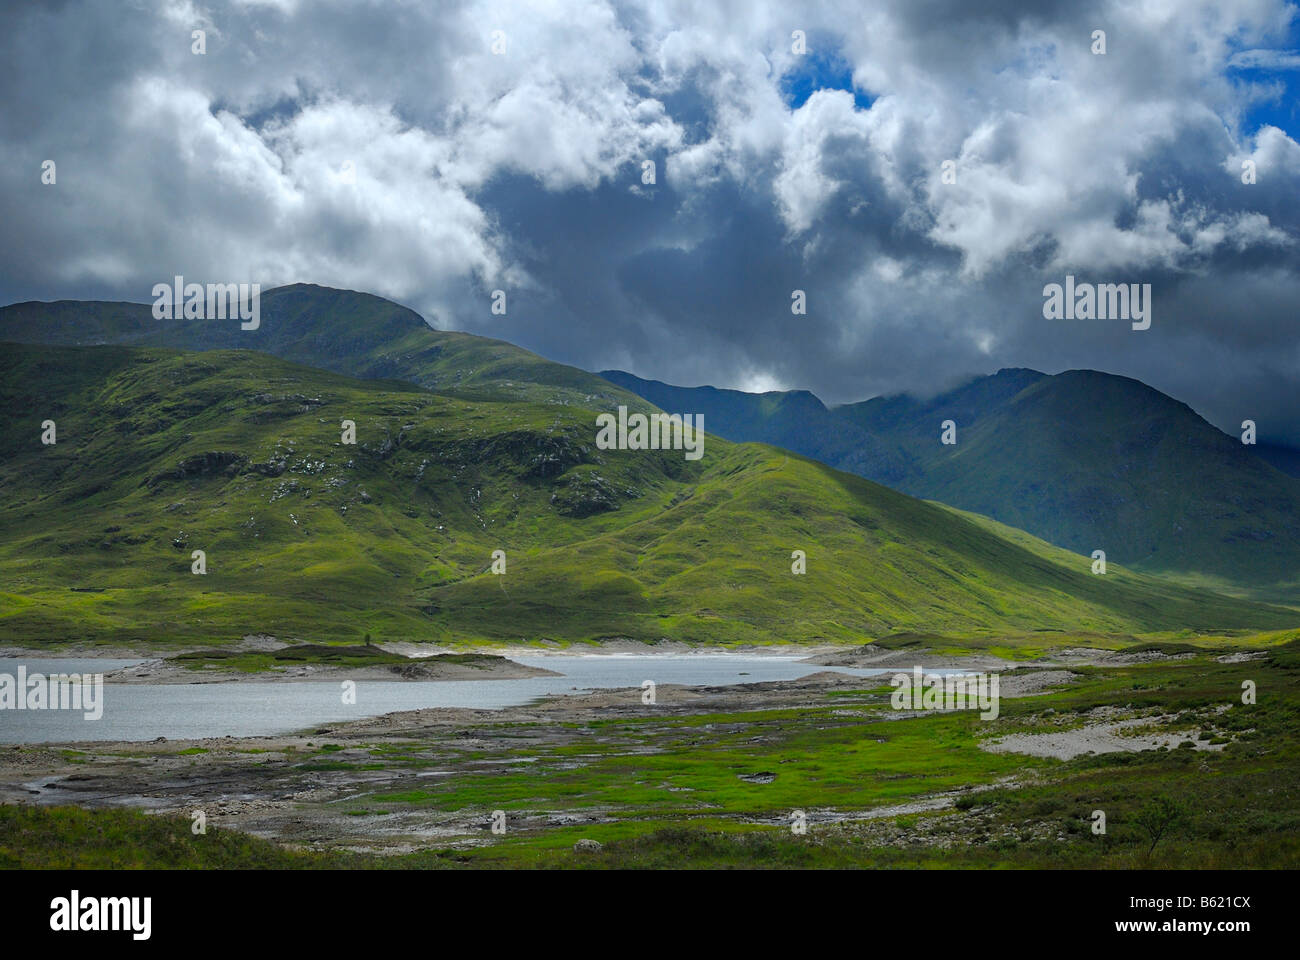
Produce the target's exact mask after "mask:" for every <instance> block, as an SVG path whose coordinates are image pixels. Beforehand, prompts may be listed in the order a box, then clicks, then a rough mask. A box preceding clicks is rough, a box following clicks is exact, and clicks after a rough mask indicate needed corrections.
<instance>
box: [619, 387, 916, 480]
mask: <svg viewBox="0 0 1300 960" xmlns="http://www.w3.org/2000/svg"><path fill="white" fill-rule="evenodd" d="M600 376H601V377H603V378H604V379H605V380H608V381H609V382H610V383H613V384H616V385H618V386H620V387H623V388H624V389H626V390H628V391H630V392H631V393H634V394H637V395H638V396H640V397H643V398H645V399H646V400H648V401H650V402H651V403H653V404H654V405H655V406H656V407H658V408H659V409H661V410H671V411H674V412H677V413H698V414H702V415H703V416H704V423H705V424H706V427H707V429H708V431H709V432H710V433H714V434H717V435H718V436H720V437H723V438H725V439H727V440H734V441H736V442H737V443H745V442H758V443H770V444H772V445H773V446H777V447H784V448H785V449H787V450H794V451H796V452H797V453H801V454H803V455H804V456H806V457H812V458H813V459H814V460H820V461H821V462H822V463H827V464H831V465H832V466H835V467H837V468H839V469H840V470H847V471H848V472H849V473H856V474H858V475H859V476H866V477H871V478H872V479H874V480H877V481H879V482H880V483H884V484H889V485H893V484H896V483H897V482H899V481H901V480H903V479H904V477H905V476H906V475H907V469H906V464H905V461H904V459H903V457H902V456H900V455H899V454H898V453H897V452H896V451H894V450H893V449H891V448H890V447H888V446H887V445H885V444H882V443H880V442H879V440H878V438H877V437H875V436H874V435H873V434H872V433H871V432H870V431H869V430H868V429H867V428H866V427H859V426H858V425H857V424H854V423H852V422H850V421H847V420H845V418H843V417H841V416H837V415H836V414H835V413H833V412H832V411H830V410H828V409H827V408H826V406H825V405H824V404H823V403H822V402H821V401H820V400H819V399H817V397H816V396H814V395H813V394H811V393H809V392H808V391H807V390H791V391H781V390H774V391H771V392H769V393H745V392H744V391H741V390H719V389H717V388H716V387H674V386H670V385H669V384H666V383H661V382H660V381H658V380H642V379H641V378H640V377H634V376H633V375H632V374H630V373H624V372H623V371H622V370H602V371H601V372H600Z"/></svg>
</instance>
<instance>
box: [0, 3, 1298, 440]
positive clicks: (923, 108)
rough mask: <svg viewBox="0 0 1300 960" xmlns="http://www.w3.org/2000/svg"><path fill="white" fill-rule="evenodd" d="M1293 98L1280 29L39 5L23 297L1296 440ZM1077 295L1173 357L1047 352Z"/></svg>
mask: <svg viewBox="0 0 1300 960" xmlns="http://www.w3.org/2000/svg"><path fill="white" fill-rule="evenodd" d="M975 7H980V8H983V12H979V13H976V12H974V10H973V9H968V8H975ZM195 30H202V31H204V38H205V45H206V52H204V53H202V54H197V53H195V52H194V44H195V41H194V39H193V31H195ZM1097 30H1102V31H1104V32H1105V53H1104V54H1097V53H1094V52H1093V49H1094V47H1095V46H1097V41H1096V40H1094V31H1097ZM795 31H802V36H803V37H804V38H805V40H804V44H805V47H806V49H805V51H804V52H802V53H799V52H796V51H795V47H796V46H797V45H798V41H797V39H796V38H795V36H794V34H795ZM494 48H495V49H494ZM1297 92H1300V11H1297V8H1296V7H1295V6H1294V5H1291V4H1287V3H1284V2H1276V0H1233V2H1230V3H1224V2H1199V0H1149V2H1137V3H1096V2H1089V0H1068V2H1042V0H1024V2H1020V0H994V2H991V3H980V4H974V3H969V2H966V0H897V2H893V0H889V2H885V0H867V2H862V0H859V2H845V3H831V2H828V3H810V4H796V3H790V2H774V3H770V4H769V3H761V2H751V0H745V2H735V3H731V2H706V0H688V2H681V3H677V2H654V0H651V2H629V3H607V2H601V0H575V2H554V3H544V2H538V3H517V4H516V3H488V2H484V3H455V2H439V3H416V2H409V3H383V2H329V0H315V2H307V0H302V2H297V0H242V2H241V0H232V2H229V3H211V4H208V3H197V2H196V3H191V2H177V0H134V2H120V3H101V2H47V3H42V4H30V5H28V4H6V5H5V10H4V12H3V13H0V97H2V101H0V102H3V107H2V108H0V158H2V161H0V222H2V223H3V224H4V228H3V231H2V232H0V302H3V303H9V302H14V301H18V300H28V299H40V300H53V299H64V298H99V299H121V300H136V301H149V300H151V299H152V297H151V294H150V290H151V288H152V286H153V284H154V283H156V282H159V281H164V280H168V279H169V278H171V277H172V276H173V275H175V274H181V275H183V276H185V277H186V278H187V279H188V280H192V281H198V282H218V281H220V282H231V281H256V282H260V283H262V285H263V289H266V288H268V287H270V286H274V285H278V284H281V283H290V282H295V281H307V282H314V283H320V284H325V285H329V286H339V287H350V288H354V289H360V290H366V291H370V292H373V293H378V294H381V295H383V296H387V297H391V298H393V299H395V300H398V301H400V302H402V303H405V304H406V305H408V306H410V307H412V308H414V309H416V310H418V311H420V312H421V313H422V314H424V316H425V317H427V318H428V319H429V321H430V322H431V323H433V324H434V325H435V326H438V327H441V328H445V329H456V330H466V331H469V332H473V333H479V334H484V335H489V336H496V337H501V338H503V339H506V340H510V341H512V342H515V343H518V344H520V345H522V346H526V347H528V348H530V349H532V350H536V351H537V352H539V353H541V354H543V355H545V356H548V357H551V358H553V359H556V360H562V361H565V362H569V363H573V364H577V365H579V366H583V367H586V368H588V369H603V368H607V367H620V368H623V369H627V370H630V371H632V372H633V373H636V374H639V375H641V376H645V377H651V378H655V379H661V380H666V381H669V382H672V383H679V384H686V385H694V384H700V383H711V384H715V385H718V386H731V387H739V388H742V389H751V390H752V389H774V388H806V389H811V390H813V391H814V392H816V393H817V394H818V395H820V396H821V397H822V398H823V399H824V400H826V401H827V402H845V401H850V400H857V399H863V398H865V397H869V396H873V395H876V394H880V393H889V392H895V391H900V390H907V391H912V392H917V393H925V392H932V391H934V390H937V389H940V388H942V387H947V386H950V385H952V384H953V383H955V382H957V381H959V380H961V379H964V378H968V377H970V376H973V375H977V374H982V373H991V372H993V371H995V370H997V369H999V368H1000V367H1004V366H1029V367H1034V368H1036V369H1040V370H1045V371H1048V372H1056V371H1059V370H1063V369H1069V368H1075V367H1091V368H1095V369H1101V370H1106V371H1110V372H1114V373H1121V374H1125V375H1129V376H1135V377H1139V378H1140V379H1143V380H1145V381H1146V382H1148V383H1150V384H1152V385H1153V386H1156V387H1158V388H1160V389H1162V390H1165V391H1166V392H1169V393H1171V394H1173V395H1174V396H1176V397H1178V398H1179V399H1182V400H1185V401H1187V402H1188V403H1190V404H1191V405H1192V406H1193V407H1195V408H1196V409H1197V410H1198V411H1199V412H1201V413H1203V414H1204V415H1206V416H1207V417H1209V418H1210V419H1211V420H1212V421H1214V422H1216V423H1217V424H1219V425H1220V426H1222V427H1225V428H1228V429H1231V428H1234V427H1235V425H1236V424H1238V423H1239V422H1240V421H1241V420H1242V419H1244V418H1246V417H1250V418H1252V419H1256V420H1257V421H1259V425H1260V432H1261V435H1262V438H1264V439H1273V440H1285V441H1289V442H1291V443H1296V444H1300V403H1297V402H1296V398H1297V396H1300V338H1298V337H1297V335H1296V332H1297V324H1298V322H1300V311H1298V310H1297V304H1300V202H1297V201H1298V200H1300V146H1298V145H1297V138H1298V137H1300V113H1298V112H1297V111H1298V109H1300V108H1298V107H1297V98H1296V94H1297ZM46 160H53V161H55V176H56V182H55V183H53V184H46V183H42V164H43V162H44V161H46ZM647 161H649V162H652V163H653V164H654V171H655V183H653V184H646V183H643V174H644V170H645V164H646V163H647ZM945 161H952V166H951V169H952V171H953V174H954V176H953V177H951V178H949V179H955V181H956V182H955V183H946V182H944V180H945V178H944V176H943V171H944V162H945ZM1246 161H1251V162H1253V167H1254V171H1255V182H1254V183H1244V182H1243V172H1244V168H1243V164H1244V163H1245V162H1246ZM1066 274H1073V275H1074V276H1076V277H1077V278H1078V279H1079V280H1080V281H1091V282H1123V283H1150V284H1152V290H1153V299H1154V310H1153V321H1152V324H1151V328H1150V329H1149V330H1146V331H1133V330H1132V329H1131V328H1130V325H1129V324H1128V323H1127V322H1125V321H1123V320H1045V319H1044V318H1043V311H1042V306H1043V293H1042V291H1043V286H1044V284H1046V283H1051V282H1060V281H1061V280H1063V278H1064V277H1065V275H1066ZM496 289H501V290H505V291H506V293H507V312H506V315H505V316H499V315H493V313H492V312H491V309H490V307H491V292H492V291H493V290H496ZM796 289H799V290H803V291H805V292H806V295H807V314H806V315H803V316H797V315H794V314H792V312H791V292H792V291H793V290H796Z"/></svg>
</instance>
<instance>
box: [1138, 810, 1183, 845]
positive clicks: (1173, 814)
mask: <svg viewBox="0 0 1300 960" xmlns="http://www.w3.org/2000/svg"><path fill="white" fill-rule="evenodd" d="M1185 814H1186V811H1185V810H1184V809H1183V805H1182V804H1180V803H1179V802H1178V801H1177V800H1174V799H1173V798H1172V797H1168V796H1165V795H1164V794H1161V795H1160V796H1158V797H1156V798H1155V799H1154V800H1151V801H1148V802H1147V803H1146V804H1145V805H1144V806H1143V807H1142V809H1141V810H1139V811H1138V814H1137V818H1136V819H1137V824H1138V826H1139V827H1141V828H1142V829H1143V830H1145V831H1146V833H1147V836H1149V837H1150V838H1151V846H1150V847H1148V848H1147V856H1148V857H1149V856H1151V854H1152V853H1153V852H1154V851H1155V849H1156V844H1157V843H1159V842H1160V838H1161V837H1163V836H1165V835H1166V834H1167V833H1169V831H1170V829H1171V828H1172V827H1173V826H1174V825H1175V824H1177V823H1179V822H1180V821H1181V820H1182V819H1183V817H1184V816H1185Z"/></svg>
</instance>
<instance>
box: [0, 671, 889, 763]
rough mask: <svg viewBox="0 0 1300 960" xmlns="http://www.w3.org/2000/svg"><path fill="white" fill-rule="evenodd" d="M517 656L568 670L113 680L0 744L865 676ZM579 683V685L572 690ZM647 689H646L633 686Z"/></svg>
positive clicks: (192, 733)
mask: <svg viewBox="0 0 1300 960" xmlns="http://www.w3.org/2000/svg"><path fill="white" fill-rule="evenodd" d="M513 659H514V660H515V661H516V662H518V663H523V664H527V665H528V666H533V667H543V668H545V669H547V670H554V671H556V672H557V673H560V674H563V675H562V676H558V677H525V678H521V679H517V680H466V681H448V680H429V681H360V682H358V683H357V696H356V700H357V702H356V704H354V705H348V704H344V703H342V702H341V700H342V698H341V696H340V689H339V684H338V683H337V682H328V681H316V682H307V681H299V682H284V683H250V682H245V681H235V682H232V683H193V684H190V683H186V684H157V685H151V684H148V683H131V684H124V683H106V684H104V692H103V702H104V710H103V716H102V717H100V718H99V719H98V720H87V719H85V717H84V716H83V714H82V712H81V711H75V710H0V743H51V742H53V743H59V742H68V741H77V740H153V739H155V738H157V737H166V738H167V739H169V740H197V739H202V738H205V737H225V736H232V737H253V736H267V735H271V734H283V733H291V732H293V731H295V730H302V729H305V728H309V727H313V726H316V725H318V724H322V723H336V722H339V721H343V720H356V719H359V718H361V717H371V716H379V715H380V714H385V713H393V712H396V711H399V710H418V709H422V708H425V707H471V708H476V709H481V710H499V709H501V708H503V707H513V706H519V705H520V704H524V703H528V702H530V701H532V700H534V699H536V698H538V697H542V696H546V695H548V694H563V693H573V692H578V691H588V690H594V689H602V688H611V687H640V686H641V683H642V682H643V681H645V680H653V681H654V682H655V683H656V684H664V683H678V684H689V685H692V686H725V685H728V684H735V683H759V682H763V681H770V680H795V679H798V678H799V677H803V676H807V675H808V674H810V673H817V672H819V671H823V670H835V671H836V672H838V673H844V674H850V675H852V676H858V677H865V676H873V675H877V674H882V673H886V672H889V671H885V670H856V669H849V668H846V667H823V666H819V665H817V664H814V663H800V662H799V661H798V660H797V659H796V658H794V657H773V656H743V655H739V654H716V655H713V654H708V655H706V654H684V655H668V654H659V655H654V654H651V655H640V654H637V655H616V654H615V655H589V656H537V657H514V658H513ZM140 662H141V661H140V660H94V659H62V660H51V659H35V658H2V657H0V673H8V674H10V675H16V673H17V668H18V666H19V665H20V664H22V665H25V666H26V667H27V672H28V674H29V675H30V674H32V673H42V674H46V675H48V674H52V673H83V674H84V673H106V672H108V671H110V670H116V669H119V668H121V667H125V666H129V665H131V664H134V663H140ZM575 688H576V690H575ZM631 695H635V696H637V697H639V696H640V694H639V691H638V692H637V693H635V694H631Z"/></svg>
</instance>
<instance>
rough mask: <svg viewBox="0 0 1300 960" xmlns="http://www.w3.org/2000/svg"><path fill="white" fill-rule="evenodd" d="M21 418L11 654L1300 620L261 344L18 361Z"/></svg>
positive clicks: (1041, 546) (4, 385)
mask: <svg viewBox="0 0 1300 960" xmlns="http://www.w3.org/2000/svg"><path fill="white" fill-rule="evenodd" d="M0 402H2V403H3V409H4V410H5V411H7V413H8V415H7V418H6V419H7V424H6V430H5V431H4V433H3V435H2V437H3V439H2V440H0V529H3V530H4V531H5V535H4V538H3V540H2V541H0V639H2V640H3V641H5V642H10V643H15V642H16V643H36V642H60V641H64V640H80V641H84V642H108V643H111V642H133V643H140V642H158V643H186V644H192V643H195V642H198V641H202V642H205V643H206V642H219V641H222V640H229V639H232V638H235V637H238V636H241V635H246V634H264V633H266V634H274V635H276V636H279V637H282V638H285V639H289V638H304V639H310V640H338V639H347V640H356V639H358V638H360V637H361V636H362V635H363V634H365V633H367V632H369V633H372V634H373V635H374V636H375V637H376V638H377V639H380V640H396V639H401V640H417V641H423V640H427V641H437V642H441V643H467V642H473V641H492V642H517V641H519V640H538V639H551V640H557V641H575V642H576V641H595V640H601V639H607V638H611V637H631V638H637V639H642V640H650V641H653V640H658V639H660V638H665V637H667V638H672V639H676V640H684V641H692V642H723V643H731V642H767V641H792V642H813V641H861V640H863V639H866V638H874V637H888V636H889V635H891V634H896V633H899V632H908V631H912V632H916V631H923V632H926V633H929V634H934V633H946V634H950V635H957V634H960V635H963V636H984V637H988V638H994V640H995V642H997V643H999V644H1003V645H1007V646H1015V645H1016V644H1035V643H1036V644H1042V643H1045V642H1048V640H1050V638H1053V637H1055V638H1057V641H1058V642H1060V638H1062V637H1065V636H1077V635H1080V634H1083V633H1088V632H1105V633H1116V632H1118V633H1132V632H1151V631H1177V630H1194V631H1198V632H1202V631H1210V630H1227V629H1239V628H1240V629H1266V628H1273V627H1287V626H1291V625H1293V624H1294V622H1295V620H1296V619H1297V617H1300V614H1297V612H1296V611H1293V610H1286V609H1281V608H1277V607H1269V606H1265V605H1262V604H1256V603H1252V602H1248V601H1243V600H1237V599H1231V598H1226V597H1221V596H1217V595H1215V594H1212V593H1209V592H1204V591H1194V590H1189V589H1186V588H1183V587H1179V586H1176V585H1172V584H1169V583H1166V582H1163V581H1160V580H1156V579H1152V578H1149V577H1145V576H1142V575H1140V574H1136V573H1133V572H1130V571H1127V570H1125V569H1123V568H1122V567H1119V566H1115V565H1112V566H1111V567H1110V569H1109V572H1108V573H1107V574H1106V575H1105V576H1094V575H1092V574H1091V573H1090V572H1089V561H1088V560H1087V559H1086V558H1080V557H1078V556H1075V555H1073V554H1070V553H1068V552H1066V551H1063V550H1060V549H1059V548H1056V547H1052V546H1049V545H1048V544H1045V543H1042V542H1039V541H1035V540H1033V538H1031V537H1029V536H1028V535H1025V534H1023V533H1020V532H1018V531H1006V530H1000V529H999V528H998V527H997V526H996V525H995V524H993V523H992V522H990V521H987V520H985V519H983V518H974V517H966V516H962V515H959V514H958V513H957V512H955V511H953V510H951V509H948V508H945V507H942V506H939V505H936V504H931V503H926V502H923V501H919V500H915V499H913V498H911V497H908V496H906V495H904V494H901V493H898V492H895V491H893V490H890V489H888V488H886V487H883V486H880V485H878V484H875V483H872V482H870V481H867V480H864V479H862V478H859V477H856V476H853V475H851V474H847V473H843V472H840V471H837V470H834V469H832V468H830V467H827V466H825V465H823V464H820V463H817V462H814V461H811V460H808V459H805V458H803V457H800V456H797V455H793V454H788V453H787V452H786V451H783V450H779V449H776V448H773V447H769V446H765V445H760V444H732V443H729V442H727V441H725V440H722V439H719V438H715V437H710V438H709V439H708V441H707V443H706V444H705V454H704V457H703V458H702V459H700V460H698V461H688V460H686V459H685V458H684V456H683V455H682V452H681V451H672V450H658V451H643V452H641V451H603V450H599V449H597V448H596V447H595V445H594V442H593V440H594V435H595V432H596V430H595V423H594V418H593V416H592V411H591V410H589V409H588V410H584V409H582V408H579V407H576V406H570V405H556V404H554V403H539V402H533V401H521V400H508V401H505V400H499V399H481V398H467V397H465V396H458V395H455V394H448V393H440V392H434V391H431V390H428V389H426V388H423V387H420V386H418V385H414V384H408V383H403V382H398V381H392V380H379V379H369V380H363V379H357V378H351V377H346V376H343V375H341V374H337V373H332V372H329V371H323V370H319V369H316V368H312V367H308V366H303V365H300V364H295V363H291V362H288V361H285V360H282V359H279V358H276V357H272V356H270V355H267V354H263V353H259V352H254V351H246V350H240V351H224V350H215V351H209V352H203V353H194V352H182V351H176V350H171V349H164V348H158V347H145V348H129V347H117V346H98V347H85V346H82V347H68V346H64V347H38V346H31V345H22V344H6V345H5V346H4V349H3V350H2V351H0ZM46 420H53V421H54V422H55V429H56V431H57V432H56V440H57V442H56V443H55V444H53V445H46V444H43V443H42V442H41V434H42V430H43V429H44V428H43V426H42V424H43V422H44V421H46ZM344 420H352V421H354V422H355V424H356V444H355V445H345V444H344V443H343V442H342V436H341V430H340V425H341V423H342V421H344ZM195 550H202V551H204V553H205V558H206V573H205V574H204V575H201V576H200V575H196V574H194V573H193V572H192V568H191V564H192V562H193V560H192V554H193V551H195ZM496 550H502V551H504V553H505V558H506V564H507V567H506V572H505V574H504V575H496V574H494V573H492V572H491V565H492V555H493V551H496ZM793 550H804V551H806V553H807V564H808V567H807V573H806V574H803V575H795V574H793V573H792V572H791V552H792V551H793Z"/></svg>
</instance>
